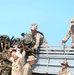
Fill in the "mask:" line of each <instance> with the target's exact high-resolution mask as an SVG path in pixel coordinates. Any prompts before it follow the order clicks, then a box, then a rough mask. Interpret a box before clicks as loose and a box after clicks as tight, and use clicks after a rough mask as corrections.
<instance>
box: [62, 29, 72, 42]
mask: <svg viewBox="0 0 74 75" xmlns="http://www.w3.org/2000/svg"><path fill="white" fill-rule="evenodd" d="M70 36H71V29H69V31H68V34H67V35H66V36H65V38H64V39H63V41H64V42H66V41H67V40H68V39H69V38H70Z"/></svg>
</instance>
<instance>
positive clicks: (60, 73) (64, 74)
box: [58, 61, 71, 75]
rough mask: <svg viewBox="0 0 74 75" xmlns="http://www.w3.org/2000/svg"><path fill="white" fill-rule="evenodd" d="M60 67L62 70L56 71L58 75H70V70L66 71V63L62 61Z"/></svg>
mask: <svg viewBox="0 0 74 75" xmlns="http://www.w3.org/2000/svg"><path fill="white" fill-rule="evenodd" d="M61 65H62V69H61V70H59V71H58V75H71V72H70V70H69V69H68V66H69V65H68V62H67V61H63V62H62V63H61Z"/></svg>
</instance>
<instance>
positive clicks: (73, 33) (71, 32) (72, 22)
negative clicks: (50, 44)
mask: <svg viewBox="0 0 74 75" xmlns="http://www.w3.org/2000/svg"><path fill="white" fill-rule="evenodd" d="M70 25H71V26H70V28H69V31H68V34H67V35H66V37H65V38H64V39H63V40H62V43H65V42H67V40H68V39H69V38H70V36H72V44H71V48H74V17H73V18H72V19H71V20H70Z"/></svg>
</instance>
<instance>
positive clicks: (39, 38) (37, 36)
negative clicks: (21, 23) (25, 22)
mask: <svg viewBox="0 0 74 75" xmlns="http://www.w3.org/2000/svg"><path fill="white" fill-rule="evenodd" d="M31 34H32V36H33V38H34V40H35V45H34V47H32V48H33V49H38V47H40V45H43V46H47V45H48V43H47V42H46V40H45V39H44V35H43V33H42V32H40V31H38V30H37V25H36V23H32V24H31Z"/></svg>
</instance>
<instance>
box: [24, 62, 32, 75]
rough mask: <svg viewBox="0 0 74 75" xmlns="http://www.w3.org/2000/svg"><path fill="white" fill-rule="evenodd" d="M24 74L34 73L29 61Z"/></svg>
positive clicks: (30, 74)
mask: <svg viewBox="0 0 74 75" xmlns="http://www.w3.org/2000/svg"><path fill="white" fill-rule="evenodd" d="M23 75H32V67H31V66H30V64H29V63H27V64H25V66H24V67H23Z"/></svg>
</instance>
